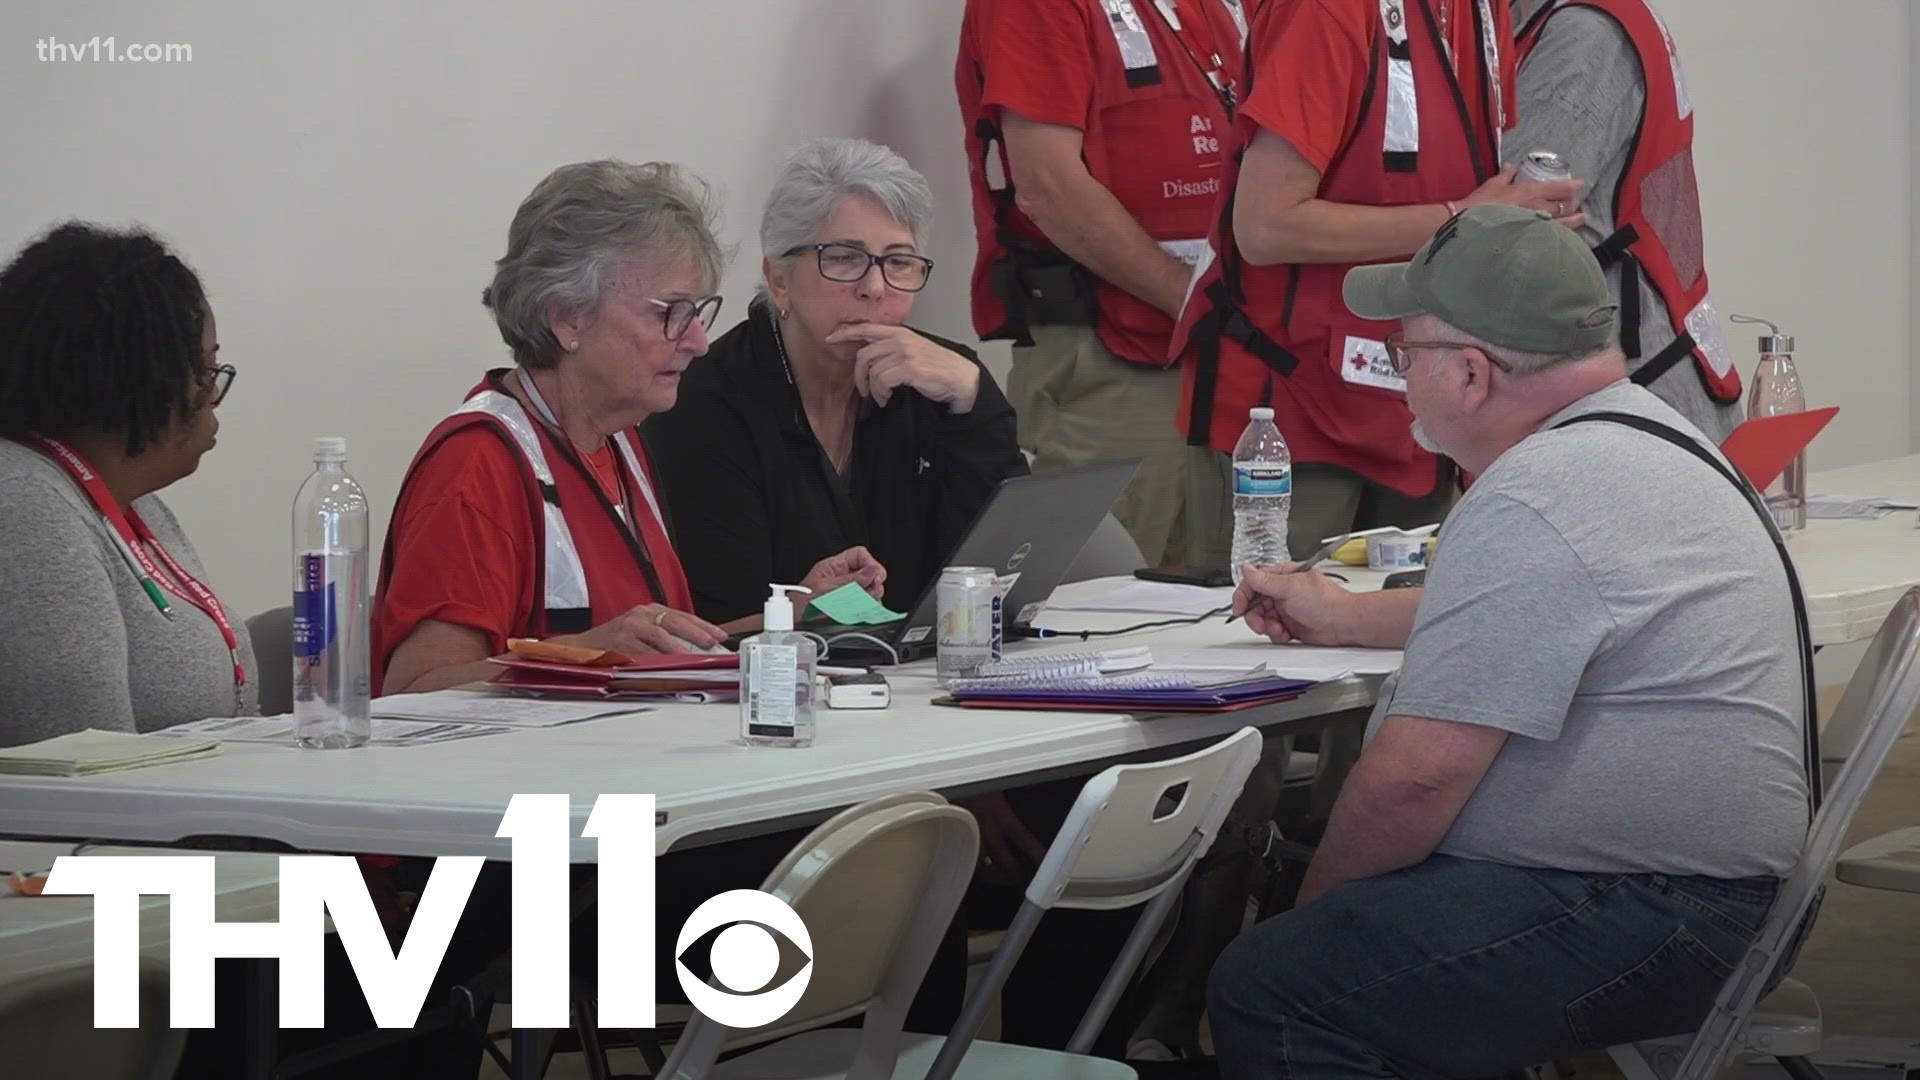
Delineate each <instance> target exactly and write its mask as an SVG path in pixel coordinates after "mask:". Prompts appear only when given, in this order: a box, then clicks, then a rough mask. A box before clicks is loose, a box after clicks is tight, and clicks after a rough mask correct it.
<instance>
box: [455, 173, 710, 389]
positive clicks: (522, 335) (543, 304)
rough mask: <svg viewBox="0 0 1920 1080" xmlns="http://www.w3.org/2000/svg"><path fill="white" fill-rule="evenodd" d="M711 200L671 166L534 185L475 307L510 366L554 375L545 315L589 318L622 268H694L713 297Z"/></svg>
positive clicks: (706, 190) (559, 176)
mask: <svg viewBox="0 0 1920 1080" xmlns="http://www.w3.org/2000/svg"><path fill="white" fill-rule="evenodd" d="M717 224H718V214H717V212H716V210H715V204H714V198H713V191H712V189H711V188H710V187H709V186H708V185H707V183H706V182H705V181H703V180H701V179H700V178H699V177H697V176H695V175H693V174H692V173H690V172H688V171H687V170H685V169H682V168H681V167H680V166H678V165H671V164H666V163H663V162H649V163H647V164H645V165H634V164H630V163H628V162H625V161H612V160H608V161H582V162H576V163H574V164H572V165H562V166H560V167H559V168H558V169H555V170H553V172H551V173H549V174H548V175H547V177H546V179H544V180H542V181H540V183H539V184H537V185H535V187H534V189H533V191H532V192H531V193H529V194H528V195H527V197H526V199H524V200H522V202H521V203H520V208H519V210H517V211H515V212H514V215H513V224H512V225H511V226H509V227H508V229H507V253H506V254H505V255H502V256H501V257H500V260H499V261H498V262H496V263H494V272H493V283H492V284H490V285H488V286H487V287H486V289H485V290H484V291H482V292H481V294H480V302H481V303H482V304H484V305H486V307H487V308H488V310H490V311H492V312H493V321H494V323H495V324H496V325H497V326H499V328H500V337H501V338H502V339H504V340H505V341H506V343H507V346H508V347H509V348H511V349H512V350H513V356H514V359H515V360H516V361H518V362H519V363H521V364H524V365H526V366H527V367H530V368H546V367H552V366H553V365H554V364H557V363H559V362H560V358H561V357H562V356H564V355H565V353H564V352H563V351H562V350H561V348H560V342H559V340H558V339H557V338H555V337H554V336H553V329H552V326H551V325H550V323H549V316H550V314H551V313H552V312H553V311H555V310H558V311H562V312H566V313H569V314H575V315H589V316H590V315H592V313H593V312H595V311H596V310H598V309H599V307H600V302H601V301H602V300H603V299H604V298H605V297H606V295H607V290H608V289H610V288H612V287H613V284H614V279H615V276H616V274H617V273H618V272H619V270H620V268H621V267H622V266H623V265H625V264H627V263H630V262H635V261H638V262H642V263H645V264H646V265H648V266H650V267H655V268H664V267H665V266H667V265H669V264H670V263H671V262H673V261H675V260H691V261H692V262H694V263H695V264H696V265H697V266H698V267H699V270H700V277H701V290H702V291H703V292H707V293H712V292H717V291H719V288H720V274H721V272H722V270H723V269H724V268H725V266H726V262H727V253H726V251H725V250H724V249H723V248H722V247H721V245H720V241H719V240H717V239H715V237H714V231H715V228H716V226H717Z"/></svg>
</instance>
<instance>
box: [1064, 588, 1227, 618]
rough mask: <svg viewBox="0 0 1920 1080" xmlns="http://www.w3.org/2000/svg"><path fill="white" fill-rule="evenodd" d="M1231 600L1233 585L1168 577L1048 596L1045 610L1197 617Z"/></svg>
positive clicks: (1221, 606) (1215, 609)
mask: <svg viewBox="0 0 1920 1080" xmlns="http://www.w3.org/2000/svg"><path fill="white" fill-rule="evenodd" d="M1232 603H1233V587H1232V586H1231V585H1228V586H1223V587H1221V588H1218V589H1208V588H1204V587H1202V586H1199V585H1178V584H1175V583H1173V582H1170V581H1127V582H1122V583H1121V584H1119V585H1116V586H1114V587H1113V588H1111V589H1109V590H1107V591H1106V592H1103V593H1101V594H1099V595H1098V596H1089V597H1085V598H1083V599H1080V600H1067V601H1060V600H1049V601H1047V610H1048V611H1099V612H1125V613H1128V614H1136V615H1185V616H1189V617H1193V618H1198V617H1199V616H1201V615H1206V614H1208V613H1210V612H1213V611H1217V610H1219V609H1220V608H1224V607H1228V606H1230V605H1232Z"/></svg>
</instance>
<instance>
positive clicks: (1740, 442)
mask: <svg viewBox="0 0 1920 1080" xmlns="http://www.w3.org/2000/svg"><path fill="white" fill-rule="evenodd" d="M1839 411H1840V407H1839V406H1838V405H1829V406H1827V407H1826V408H1824V409H1808V410H1807V411H1806V412H1797V413H1786V414H1784V415H1781V416H1761V417H1756V418H1755V419H1752V420H1749V421H1747V422H1746V423H1744V424H1741V425H1740V426H1739V427H1737V428H1734V429H1733V434H1731V435H1728V436H1727V441H1726V442H1723V443H1721V444H1720V452H1721V453H1722V454H1725V455H1726V456H1727V460H1728V461H1731V462H1733V467H1734V468H1736V469H1739V470H1740V472H1741V474H1742V475H1744V476H1746V478H1747V480H1748V482H1749V483H1751V484H1753V486H1754V487H1756V488H1758V489H1760V490H1761V491H1765V490H1767V485H1768V484H1771V483H1773V482H1774V481H1775V480H1777V479H1779V477H1780V474H1781V473H1782V472H1785V471H1786V468H1787V466H1788V465H1790V464H1792V462H1793V459H1794V458H1796V457H1798V456H1799V455H1800V451H1802V450H1805V449H1806V448H1807V444H1808V443H1810V442H1812V441H1813V437H1814V436H1815V435H1818V434H1820V431H1821V429H1822V428H1824V427H1826V426H1827V422H1828V421H1830V420H1832V419H1833V418H1834V415H1835V414H1837V413H1838V412H1839Z"/></svg>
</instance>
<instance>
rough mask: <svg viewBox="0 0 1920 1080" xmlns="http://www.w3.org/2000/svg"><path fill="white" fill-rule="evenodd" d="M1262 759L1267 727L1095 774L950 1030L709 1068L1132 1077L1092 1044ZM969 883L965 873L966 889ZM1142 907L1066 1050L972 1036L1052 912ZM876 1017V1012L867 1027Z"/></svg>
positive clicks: (1096, 1079) (822, 1035)
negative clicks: (881, 1046)
mask: <svg viewBox="0 0 1920 1080" xmlns="http://www.w3.org/2000/svg"><path fill="white" fill-rule="evenodd" d="M1259 759H1260V733H1259V732H1258V731H1256V730H1254V729H1253V728H1242V729H1240V731H1239V732H1237V733H1235V734H1234V735H1233V736H1231V737H1229V738H1227V739H1224V740H1222V741H1221V742H1219V743H1217V744H1215V745H1214V746H1211V747H1209V748H1207V749H1205V750H1201V751H1199V752H1197V753H1194V754H1189V755H1187V756H1185V757H1180V758H1175V759H1173V760H1171V761H1162V762H1154V763H1150V764H1142V765H1117V766H1115V767H1113V768H1111V769H1108V770H1107V771H1105V772H1103V773H1101V774H1100V775H1098V776H1096V777H1094V778H1093V779H1091V780H1089V781H1087V785H1086V787H1084V788H1082V789H1081V791H1080V797H1079V798H1078V799H1077V800H1075V802H1074V805H1073V809H1072V811H1071V812H1069V813H1068V815H1067V820H1066V822H1065V824H1063V825H1062V826H1061V827H1060V832H1059V835H1058V836H1056V837H1055V838H1054V841H1053V845H1052V847H1050V848H1048V850H1047V855H1046V858H1045V859H1043V860H1042V861H1041V864H1040V868H1039V870H1038V871H1036V872H1035V874H1034V878H1033V881H1032V882H1031V883H1030V884H1029V885H1028V886H1027V892H1026V900H1025V902H1024V903H1022V904H1021V906H1020V910H1019V911H1018V912H1017V913H1016V914H1015V915H1014V919H1013V924H1012V925H1011V926H1009V927H1008V929H1007V932H1006V935H1005V936H1004V937H1003V938H1002V939H1001V942H1000V947H999V948H998V949H996V950H995V951H994V955H993V959H992V961H991V962H990V963H989V964H988V967H987V971H986V973H985V974H984V975H983V976H982V977H981V979H980V982H979V983H978V985H976V986H975V988H974V990H973V993H972V994H970V995H969V996H968V997H967V1003H966V1005H965V1007H964V1008H963V1009H962V1010H961V1014H960V1020H959V1023H958V1024H956V1025H955V1027H954V1029H953V1033H952V1034H951V1035H949V1036H947V1037H946V1038H945V1039H942V1038H940V1037H938V1036H932V1035H913V1034H907V1035H901V1034H899V1033H898V1024H899V1017H898V1016H896V1017H894V1018H893V1019H892V1021H891V1022H892V1025H893V1028H892V1031H891V1032H890V1034H891V1035H892V1037H893V1041H894V1047H895V1048H896V1049H897V1051H898V1052H897V1054H896V1055H894V1056H886V1055H867V1054H864V1053H862V1054H858V1055H856V1050H858V1049H864V1043H865V1041H866V1038H867V1037H868V1033H867V1032H858V1033H856V1032H850V1031H845V1030H831V1031H813V1032H808V1033H807V1034H804V1035H800V1036H797V1037H795V1038H791V1039H788V1040H786V1041H785V1042H782V1043H779V1044H777V1045H774V1046H770V1047H767V1048H765V1049H763V1050H758V1051H755V1052H753V1053H751V1054H747V1055H744V1056H742V1057H739V1058H735V1059H733V1060H730V1061H727V1062H724V1063H722V1064H720V1065H717V1066H715V1067H714V1068H713V1069H712V1071H711V1072H708V1073H706V1074H705V1075H707V1076H710V1077H713V1078H714V1080H842V1078H844V1080H887V1078H892V1080H909V1078H920V1077H925V1078H928V1080H950V1078H952V1077H954V1076H956V1075H957V1076H962V1077H967V1078H978V1080H1002V1078H1004V1077H1020V1078H1022V1080H1130V1078H1132V1077H1134V1075H1135V1074H1134V1071H1133V1070H1132V1069H1131V1068H1128V1067H1127V1066H1126V1065H1123V1064H1121V1063H1120V1062H1117V1061H1106V1060H1103V1059H1100V1058H1093V1057H1088V1056H1086V1053H1087V1051H1088V1049H1089V1048H1091V1047H1092V1045H1093V1041H1094V1038H1095V1036H1096V1035H1097V1034H1098V1033H1099V1031H1100V1029H1101V1027H1102V1026H1104V1025H1105V1023H1106V1021H1107V1017H1108V1016H1109V1015H1111V1014H1112V1012H1113V1008H1114V1006H1115V1004H1116V1003H1117V1002H1118V1001H1119V999H1120V994H1121V992H1122V991H1123V990H1125V989H1126V986H1127V983H1128V982H1129V980H1130V979H1131V978H1132V977H1133V974H1134V972H1135V970H1136V969H1137V968H1138V967H1139V966H1140V960H1141V958H1142V957H1143V956H1144V955H1145V954H1146V952H1147V950H1148V948H1149V947H1150V946H1151V944H1152V942H1153V938H1154V934H1155V931H1156V930H1158V929H1159V927H1160V924H1161V923H1162V922H1164V921H1165V919H1166V917H1167V913H1168V911H1169V910H1170V909H1171V908H1172V906H1173V903H1174V901H1175V899H1176V898H1177V897H1178V896H1179V893H1180V886H1181V883H1182V882H1184V881H1185V880H1186V878H1187V875H1188V874H1189V873H1191V872H1192V870H1193V864H1194V863H1195V862H1197V861H1198V860H1199V859H1200V856H1202V855H1204V854H1206V851H1207V847H1208V845H1210V844H1212V843H1213V840H1214V837H1215V836H1216V835H1218V833H1219V831H1220V825H1221V823H1222V822H1223V821H1224V820H1225V819H1226V816H1227V809H1228V807H1230V806H1232V805H1233V800H1234V799H1235V797H1236V796H1238V794H1239V792H1240V788H1241V785H1243V784H1245V783H1246V779H1247V774H1248V773H1250V772H1251V771H1253V767H1254V764H1255V763H1256V762H1257V761H1259ZM1176 791H1177V792H1178V800H1177V803H1178V805H1177V806H1175V807H1174V808H1173V809H1171V810H1167V811H1164V812H1162V810H1161V808H1162V806H1163V802H1162V799H1163V797H1164V796H1167V795H1169V794H1171V793H1175V792H1176ZM969 870H971V867H970V866H969ZM964 886H965V881H964V880H963V881H962V882H961V886H960V887H962V888H963V887H964ZM957 899H958V897H957V895H956V896H955V897H953V898H951V899H950V900H948V902H947V903H945V904H943V905H942V911H943V913H944V914H950V913H951V902H952V900H957ZM1140 904H1145V905H1146V908H1145V910H1144V911H1143V912H1142V913H1141V915H1140V919H1139V922H1138V923H1137V924H1136V925H1135V926H1134V929H1133V932H1132V934H1131V935H1130V936H1129V937H1128V938H1127V942H1126V944H1125V946H1123V947H1122V948H1121V950H1120V954H1119V956H1118V957H1117V958H1115V960H1114V962H1113V966H1112V967H1111V968H1110V969H1109V970H1108V972H1107V978H1106V981H1105V982H1103V983H1101V985H1100V989H1099V991H1098V993H1096V994H1095V996H1094V1000H1093V1003H1092V1005H1091V1006H1089V1008H1088V1010H1087V1012H1086V1014H1085V1016H1083V1017H1082V1019H1081V1021H1080V1026H1079V1028H1078V1029H1077V1030H1076V1031H1075V1032H1074V1034H1073V1039H1072V1041H1071V1042H1070V1043H1069V1044H1068V1047H1067V1050H1066V1052H1064V1053H1063V1052H1059V1051H1054V1050H1037V1049H1033V1048H1031V1047H1025V1046H1013V1045H1009V1044H1005V1043H992V1042H977V1041H975V1038H976V1036H977V1035H978V1034H979V1032H980V1028H981V1025H982V1024H983V1023H985V1021H986V1017H987V1012H988V1010H989V1009H990V1008H991V1006H992V1002H993V1000H994V998H995V997H996V996H997V995H998V994H999V992H1000V988H1001V987H1002V986H1003V985H1005V983H1006V980H1007V975H1008V974H1009V973H1010V972H1011V971H1012V970H1013V966H1014V964H1015V962H1017V961H1018V960H1019V958H1020V953H1021V951H1022V950H1023V949H1025V948H1026V945H1027V942H1028V941H1029V940H1030V939H1031V938H1032V937H1033V932H1034V929H1035V928H1036V927H1037V926H1038V925H1039V922H1040V919H1041V917H1042V916H1043V915H1045V914H1046V913H1047V912H1048V911H1049V910H1051V909H1053V908H1055V907H1073V908H1088V909H1097V910H1103V911H1112V910H1118V909H1121V908H1128V907H1134V906H1137V905H1140ZM862 922H863V923H864V922H865V918H864V913H862ZM821 951H822V952H823V953H824V952H825V946H822V947H821ZM923 968H924V965H922V969H923ZM909 993H911V991H909ZM872 1026H873V1019H872V1018H871V1017H870V1018H869V1020H868V1027H869V1028H871V1027H872ZM669 1075H670V1076H671V1077H673V1080H693V1078H695V1077H698V1076H700V1075H702V1074H700V1073H697V1072H681V1073H670V1074H669Z"/></svg>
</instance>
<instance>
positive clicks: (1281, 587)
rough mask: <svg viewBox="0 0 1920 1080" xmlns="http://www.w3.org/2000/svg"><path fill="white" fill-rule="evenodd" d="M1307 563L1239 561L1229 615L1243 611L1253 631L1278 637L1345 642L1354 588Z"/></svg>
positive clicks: (1278, 639)
mask: <svg viewBox="0 0 1920 1080" xmlns="http://www.w3.org/2000/svg"><path fill="white" fill-rule="evenodd" d="M1310 569H1311V564H1310V563H1281V564H1279V565H1277V566H1251V565H1250V566H1246V567H1242V568H1241V571H1240V586H1239V587H1238V588H1236V589H1235V590H1234V591H1233V617H1234V618H1239V617H1242V616H1244V617H1245V618H1246V620H1247V626H1248V628H1249V629H1251V630H1252V631H1253V632H1254V633H1256V634H1263V635H1265V636H1266V637H1268V638H1270V639H1272V640H1273V641H1276V642H1280V643H1286V642H1292V641H1299V642H1304V643H1305V644H1308V645H1340V644H1344V643H1345V638H1346V637H1347V634H1346V632H1345V629H1344V627H1345V623H1346V616H1347V614H1348V612H1349V610H1350V609H1351V607H1352V606H1353V600H1354V597H1353V594H1352V593H1350V592H1348V591H1347V590H1346V589H1345V588H1343V587H1341V586H1340V585H1339V584H1338V583H1336V582H1335V581H1334V580H1333V579H1332V578H1329V577H1327V576H1326V575H1325V574H1321V573H1317V572H1312V573H1310V572H1307V571H1309V570H1310ZM1229 621H1231V620H1229Z"/></svg>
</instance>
